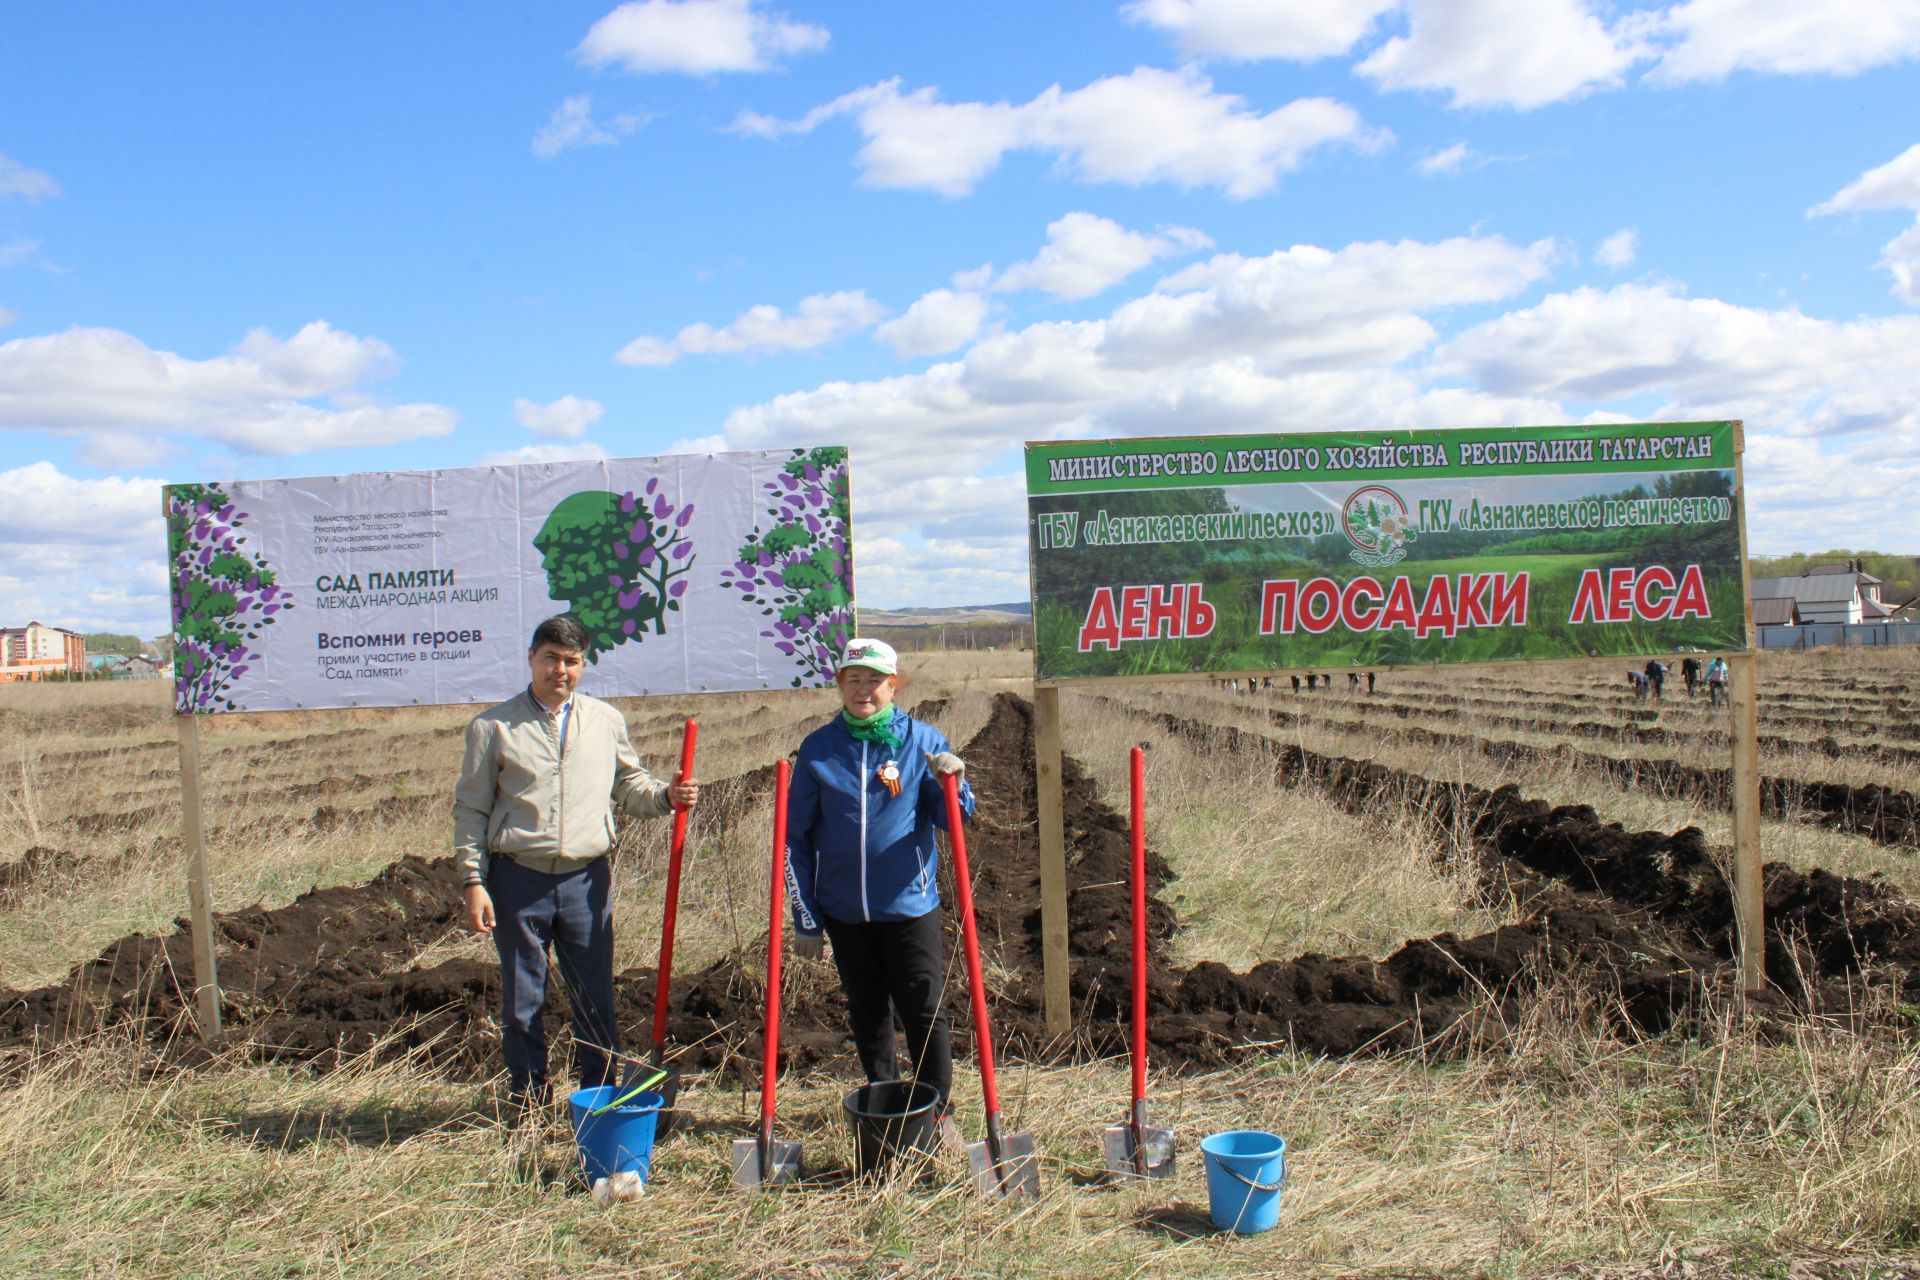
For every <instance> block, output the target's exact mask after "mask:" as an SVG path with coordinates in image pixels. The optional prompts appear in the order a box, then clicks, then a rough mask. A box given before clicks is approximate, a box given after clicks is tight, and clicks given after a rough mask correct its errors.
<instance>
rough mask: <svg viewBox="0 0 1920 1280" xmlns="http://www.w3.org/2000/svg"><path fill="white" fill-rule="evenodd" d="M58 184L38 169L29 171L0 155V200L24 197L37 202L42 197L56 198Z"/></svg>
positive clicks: (3, 154) (58, 188) (16, 161)
mask: <svg viewBox="0 0 1920 1280" xmlns="http://www.w3.org/2000/svg"><path fill="white" fill-rule="evenodd" d="M59 194H60V184H59V183H57V182H55V181H54V180H53V179H52V178H51V177H50V176H48V175H47V174H44V173H42V172H40V171H39V170H38V169H29V168H27V166H25V165H23V164H21V163H20V162H19V161H18V160H14V159H12V158H10V157H8V156H7V155H6V154H5V153H0V198H5V197H7V196H24V197H26V198H27V199H29V200H38V199H40V198H41V197H42V196H57V195H59Z"/></svg>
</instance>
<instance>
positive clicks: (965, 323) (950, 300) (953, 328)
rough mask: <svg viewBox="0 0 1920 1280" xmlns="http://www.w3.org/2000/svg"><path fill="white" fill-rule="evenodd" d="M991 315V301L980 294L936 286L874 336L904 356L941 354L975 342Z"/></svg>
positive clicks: (882, 326) (879, 329)
mask: <svg viewBox="0 0 1920 1280" xmlns="http://www.w3.org/2000/svg"><path fill="white" fill-rule="evenodd" d="M986 317H987V300H986V299H985V298H983V297H981V296H980V295H979V294H978V293H975V292H970V291H966V290H962V291H961V292H959V293H955V292H954V291H953V290H951V289H934V290H932V291H931V292H928V293H925V294H923V295H921V296H920V298H919V299H918V300H916V301H915V302H914V304H913V305H912V306H910V307H908V308H907V310H906V313H905V314H904V315H899V316H896V317H894V318H893V319H891V320H889V321H887V322H886V323H885V324H883V325H881V326H880V327H879V328H877V329H875V330H874V331H873V336H874V337H876V338H878V339H879V340H880V341H882V342H884V343H887V344H888V345H889V346H891V347H892V348H893V349H894V350H895V351H896V352H898V353H899V355H900V356H901V357H902V358H911V357H913V356H937V355H941V354H943V353H945V352H948V351H952V350H953V349H954V348H955V347H959V346H964V345H965V344H966V343H968V342H971V341H973V338H974V335H975V334H977V333H979V332H980V325H981V323H982V322H983V321H985V319H986Z"/></svg>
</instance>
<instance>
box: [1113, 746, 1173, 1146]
mask: <svg viewBox="0 0 1920 1280" xmlns="http://www.w3.org/2000/svg"><path fill="white" fill-rule="evenodd" d="M1146 761H1147V757H1146V752H1144V751H1143V750H1141V749H1140V748H1139V747H1135V748H1134V749H1133V786H1132V794H1133V814H1132V817H1133V1108H1132V1110H1131V1111H1130V1112H1129V1113H1128V1116H1127V1122H1126V1123H1125V1124H1116V1125H1110V1126H1108V1128H1107V1130H1106V1133H1105V1134H1104V1135H1102V1137H1103V1145H1104V1147H1105V1149H1106V1154H1107V1172H1108V1173H1110V1174H1112V1175H1113V1176H1114V1177H1115V1178H1170V1177H1172V1176H1173V1130H1171V1129H1164V1128H1154V1127H1152V1126H1150V1125H1148V1124H1147V763H1146Z"/></svg>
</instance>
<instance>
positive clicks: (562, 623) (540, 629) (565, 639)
mask: <svg viewBox="0 0 1920 1280" xmlns="http://www.w3.org/2000/svg"><path fill="white" fill-rule="evenodd" d="M587 640H588V637H587V629H586V628H585V627H583V626H581V625H580V619H578V618H576V617H574V616H573V615H572V614H570V613H560V614H555V615H554V616H553V617H551V618H548V619H547V620H546V621H545V622H543V623H541V624H540V625H539V626H537V627H535V628H534V629H533V641H532V643H530V644H529V645H527V652H528V653H533V652H534V651H535V650H537V649H539V647H540V646H541V645H543V644H550V645H552V646H553V647H554V648H556V649H567V650H570V651H572V652H574V653H585V652H586V651H587Z"/></svg>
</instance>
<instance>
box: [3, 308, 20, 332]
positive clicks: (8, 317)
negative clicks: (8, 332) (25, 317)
mask: <svg viewBox="0 0 1920 1280" xmlns="http://www.w3.org/2000/svg"><path fill="white" fill-rule="evenodd" d="M19 318H20V313H19V312H18V311H14V310H11V309H10V308H7V307H0V329H4V328H6V327H7V326H8V325H10V324H12V323H13V322H14V321H15V320H18V319H19Z"/></svg>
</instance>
